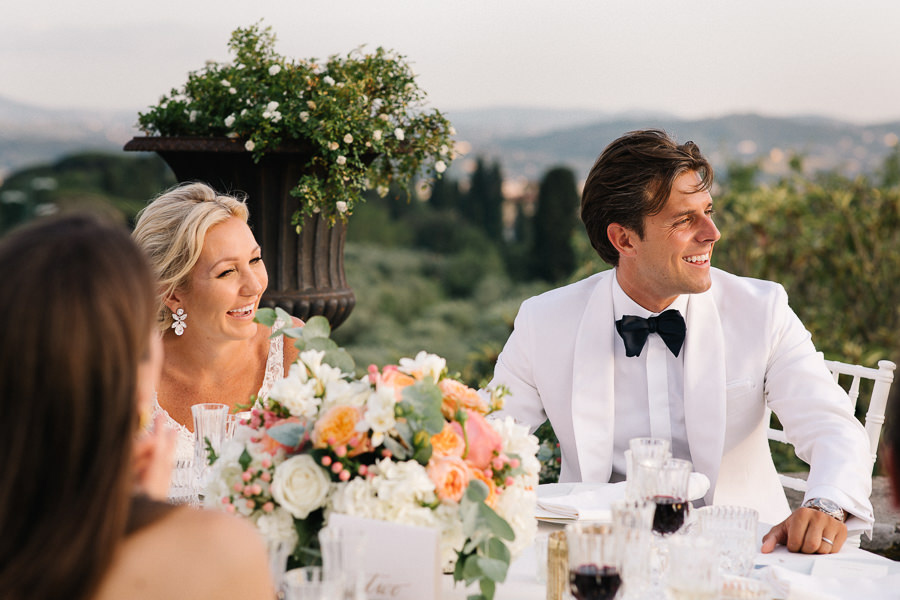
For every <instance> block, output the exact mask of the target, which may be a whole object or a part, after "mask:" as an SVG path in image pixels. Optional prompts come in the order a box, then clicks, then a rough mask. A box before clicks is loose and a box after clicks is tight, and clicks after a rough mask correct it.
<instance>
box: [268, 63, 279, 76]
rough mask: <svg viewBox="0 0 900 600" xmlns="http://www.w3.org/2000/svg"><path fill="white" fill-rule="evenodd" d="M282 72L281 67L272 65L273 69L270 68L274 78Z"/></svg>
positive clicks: (270, 73)
mask: <svg viewBox="0 0 900 600" xmlns="http://www.w3.org/2000/svg"><path fill="white" fill-rule="evenodd" d="M280 72H281V66H280V65H272V66H271V67H269V75H272V76H273V77H274V76H275V75H278V73H280Z"/></svg>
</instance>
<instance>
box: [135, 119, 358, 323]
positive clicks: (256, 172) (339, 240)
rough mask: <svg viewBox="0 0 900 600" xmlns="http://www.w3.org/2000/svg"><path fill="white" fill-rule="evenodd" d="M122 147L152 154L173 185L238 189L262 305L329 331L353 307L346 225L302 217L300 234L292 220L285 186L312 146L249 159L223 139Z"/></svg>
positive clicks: (143, 140)
mask: <svg viewBox="0 0 900 600" xmlns="http://www.w3.org/2000/svg"><path fill="white" fill-rule="evenodd" d="M125 150H126V151H146V152H156V153H157V154H158V155H159V156H160V157H162V159H163V160H164V161H166V163H167V164H168V165H169V166H170V167H171V168H172V171H173V172H174V173H175V178H176V179H177V180H178V181H179V182H190V181H201V182H204V183H207V184H209V185H211V186H212V187H213V188H215V189H216V190H217V191H219V192H222V193H234V192H244V193H245V194H246V195H247V208H248V209H249V210H250V227H251V229H252V230H253V233H254V235H255V236H256V240H257V241H258V242H259V244H260V246H261V247H262V256H263V261H264V262H265V264H266V269H267V271H268V273H269V288H268V289H267V290H266V293H265V294H264V295H263V299H262V302H261V305H262V306H268V307H275V306H279V307H281V308H283V309H284V310H286V311H287V312H289V313H290V314H292V315H294V316H296V317H299V318H301V319H303V320H306V319H308V318H309V317H312V316H315V315H322V316H324V317H325V318H327V319H328V321H329V322H330V323H331V327H332V328H336V327H337V326H338V325H340V324H341V323H343V322H344V320H345V319H346V318H347V317H348V316H349V315H350V311H352V310H353V307H354V306H355V305H356V297H355V296H354V295H353V290H351V289H350V287H349V286H348V285H347V279H346V277H345V276H344V241H345V239H346V226H345V225H344V224H343V223H341V222H338V223H337V224H335V225H334V226H333V227H330V226H329V225H328V223H326V222H325V221H324V220H322V219H320V218H319V217H318V215H315V216H313V217H305V218H304V220H303V227H302V229H301V231H300V234H299V235H298V234H297V232H296V229H295V227H294V226H293V225H291V219H292V216H293V214H294V212H295V211H296V210H297V208H298V206H299V200H298V199H297V198H295V197H293V196H291V195H290V190H291V189H292V188H294V187H295V186H296V185H297V181H298V180H299V179H300V177H301V176H302V175H303V174H304V173H305V172H306V171H305V165H306V163H307V162H308V160H309V157H310V151H309V149H308V148H304V147H303V146H302V145H300V144H297V145H284V146H282V147H280V148H278V149H277V150H273V151H267V153H266V155H265V156H263V157H262V158H261V159H260V161H259V162H258V163H255V162H253V157H252V155H251V153H250V152H247V151H246V150H245V149H244V147H243V144H242V143H240V142H238V141H236V140H231V139H228V138H210V137H195V138H191V137H136V138H134V139H132V140H131V141H129V142H128V143H127V144H125Z"/></svg>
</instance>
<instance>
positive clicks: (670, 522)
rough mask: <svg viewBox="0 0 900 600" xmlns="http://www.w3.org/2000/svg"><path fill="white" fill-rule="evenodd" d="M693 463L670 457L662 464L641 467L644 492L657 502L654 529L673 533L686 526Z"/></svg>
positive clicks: (638, 467)
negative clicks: (689, 483)
mask: <svg viewBox="0 0 900 600" xmlns="http://www.w3.org/2000/svg"><path fill="white" fill-rule="evenodd" d="M693 468H694V467H693V465H692V464H691V462H690V461H688V460H681V459H678V458H670V459H669V460H667V461H666V462H665V463H663V465H662V466H660V467H653V466H646V465H640V466H637V471H638V477H639V479H640V481H639V485H640V487H641V490H642V495H643V497H644V498H646V499H647V500H650V501H651V502H653V503H655V504H656V511H655V512H654V514H653V531H654V532H656V533H658V534H659V535H663V536H666V535H670V534H672V533H675V532H676V531H678V530H679V529H681V528H682V527H683V526H684V523H685V521H686V520H687V514H688V504H689V503H688V482H689V481H690V477H691V471H693Z"/></svg>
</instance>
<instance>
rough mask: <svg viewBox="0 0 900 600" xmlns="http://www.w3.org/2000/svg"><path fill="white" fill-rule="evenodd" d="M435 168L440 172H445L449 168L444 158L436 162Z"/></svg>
mask: <svg viewBox="0 0 900 600" xmlns="http://www.w3.org/2000/svg"><path fill="white" fill-rule="evenodd" d="M434 170H435V171H437V172H438V173H443V172H444V171H446V170H447V163H445V162H444V161H442V160H439V161H437V162H436V163H434Z"/></svg>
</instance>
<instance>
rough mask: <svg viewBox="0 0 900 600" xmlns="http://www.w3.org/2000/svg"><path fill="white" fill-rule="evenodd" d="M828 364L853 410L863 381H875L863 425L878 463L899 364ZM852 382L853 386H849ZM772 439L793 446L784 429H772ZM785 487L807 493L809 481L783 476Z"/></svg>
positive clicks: (882, 362)
mask: <svg viewBox="0 0 900 600" xmlns="http://www.w3.org/2000/svg"><path fill="white" fill-rule="evenodd" d="M825 365H826V366H827V367H828V370H829V371H831V374H832V376H834V380H835V381H836V382H837V383H838V384H839V385H840V386H841V387H842V388H843V389H844V391H846V392H847V398H848V399H849V401H850V408H851V410H853V411H854V412H855V411H856V404H857V402H858V401H859V387H860V381H861V380H863V379H871V380H872V381H874V384H873V385H872V395H871V396H870V397H869V408H868V409H867V410H866V416H865V420H864V421H863V425H864V426H865V428H866V435H868V438H869V451H870V452H871V453H872V464H875V458H876V457H877V455H878V443H879V440H880V439H881V429H882V427H883V426H884V413H885V409H886V408H887V400H888V395H889V392H890V390H891V384H892V383H893V381H894V370H895V369H896V368H897V365H896V364H894V363H893V362H891V361H889V360H880V361H878V368H877V369H875V368H872V367H863V366H861V365H854V364H850V363H845V362H840V361H836V360H826V361H825ZM848 382H849V385H847V383H848ZM768 435H769V439H770V440H773V441H776V442H781V443H783V444H789V443H790V442H789V441H788V440H787V438H786V437H785V435H784V432H783V431H782V430H780V429H775V428H773V427H771V425H770V426H769V430H768ZM779 477H780V478H781V484H782V485H783V486H784V487H786V488H788V489H792V490H797V491H800V492H806V489H807V486H806V481H805V480H803V479H800V478H797V477H789V476H787V475H779Z"/></svg>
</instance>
